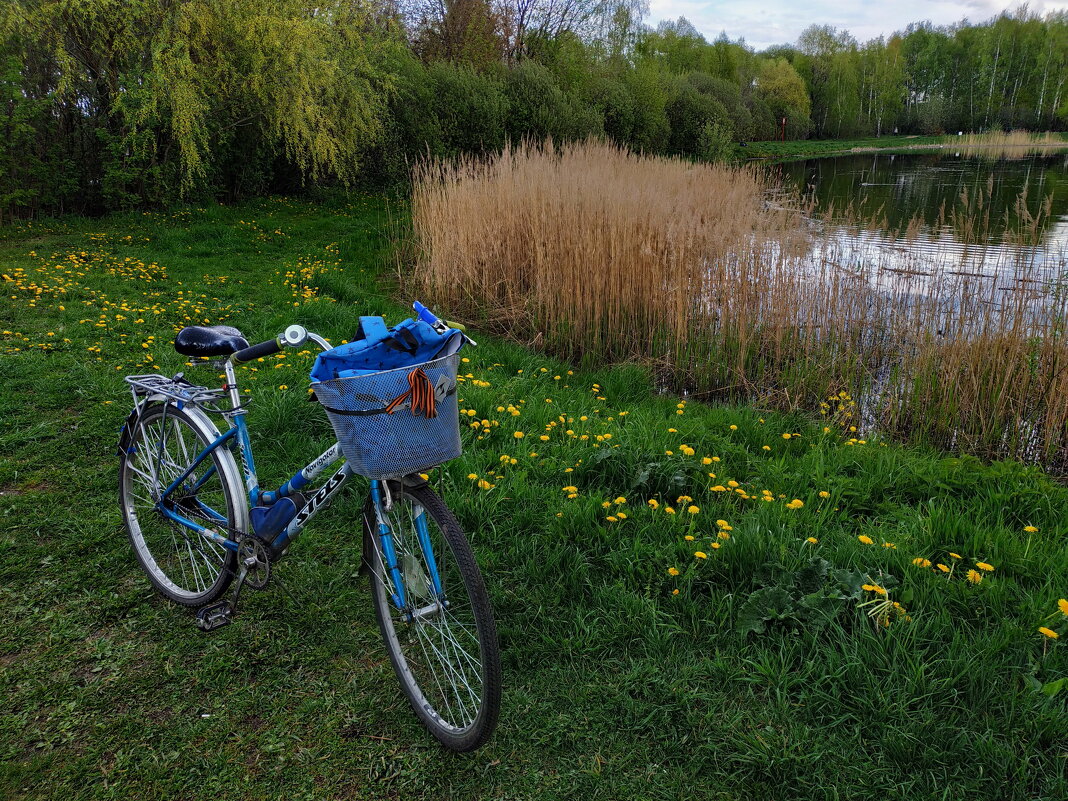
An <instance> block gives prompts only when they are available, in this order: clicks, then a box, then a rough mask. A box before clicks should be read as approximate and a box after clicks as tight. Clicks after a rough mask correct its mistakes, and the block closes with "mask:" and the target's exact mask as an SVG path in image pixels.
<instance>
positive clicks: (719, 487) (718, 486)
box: [712, 484, 727, 492]
mask: <svg viewBox="0 0 1068 801" xmlns="http://www.w3.org/2000/svg"><path fill="white" fill-rule="evenodd" d="M726 491H727V488H726V487H724V486H723V485H722V484H716V486H714V487H712V492H726Z"/></svg>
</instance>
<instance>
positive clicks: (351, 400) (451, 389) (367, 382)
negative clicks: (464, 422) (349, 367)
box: [312, 353, 461, 478]
mask: <svg viewBox="0 0 1068 801" xmlns="http://www.w3.org/2000/svg"><path fill="white" fill-rule="evenodd" d="M459 363H460V356H459V354H458V353H454V354H452V355H451V356H445V357H443V358H441V359H434V360H432V361H429V362H423V363H422V364H416V365H409V366H406V367H401V368H398V369H394V370H381V371H378V372H369V371H355V370H354V371H350V372H352V373H354V374H353V375H350V376H347V377H341V378H335V379H331V380H328V381H319V382H317V383H313V384H312V389H313V390H315V397H316V398H318V400H319V402H320V403H321V404H322V406H323V408H324V409H325V410H326V414H327V417H329V418H330V424H331V425H332V426H333V427H334V433H335V434H337V440H338V442H339V443H340V444H341V450H342V452H343V453H344V454H345V458H346V459H348V461H349V464H350V466H351V467H352V469H353V471H354V472H356V473H358V474H359V475H361V476H366V477H367V478H397V477H399V476H406V475H409V474H411V473H418V472H421V471H424V470H429V469H430V468H431V467H436V466H437V465H439V464H442V463H443V462H447V461H449V460H450V459H455V458H456V457H457V456H459V455H460V452H461V449H460V411H459V408H458V405H457V400H456V372H457V368H458V366H459ZM416 370H421V371H422V373H423V374H424V375H425V376H426V379H427V380H428V381H429V386H430V387H432V388H433V397H434V408H435V411H436V416H434V417H427V416H426V414H425V413H424V412H423V411H422V410H419V409H417V410H416V411H414V412H413V410H412V402H411V398H410V397H409V398H407V399H404V398H403V396H404V394H405V393H406V392H408V391H409V390H410V388H411V386H412V384H411V379H410V376H411V374H412V373H413V372H414V371H416ZM361 372H362V374H355V373H361ZM419 380H420V381H422V379H421V378H420V379H419ZM391 406H392V407H393V408H392V411H389V407H391Z"/></svg>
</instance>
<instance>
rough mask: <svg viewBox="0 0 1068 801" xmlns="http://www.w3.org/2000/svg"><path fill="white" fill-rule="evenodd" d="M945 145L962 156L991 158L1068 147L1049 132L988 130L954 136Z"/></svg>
mask: <svg viewBox="0 0 1068 801" xmlns="http://www.w3.org/2000/svg"><path fill="white" fill-rule="evenodd" d="M948 147H951V148H954V149H955V150H959V151H960V153H961V154H962V155H964V156H978V157H980V158H993V159H1022V158H1025V157H1027V156H1033V155H1035V154H1036V153H1050V152H1053V151H1055V150H1062V149H1065V148H1068V142H1066V141H1065V140H1064V139H1062V138H1061V137H1059V136H1057V135H1056V134H1052V133H1049V132H1046V133H1043V134H1036V133H1032V132H1030V131H1022V130H1017V131H1007V132H1004V131H989V132H987V133H978V134H967V135H966V136H959V137H957V139H956V141H954V142H950V143H949V145H948Z"/></svg>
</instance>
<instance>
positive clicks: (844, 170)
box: [770, 151, 1068, 280]
mask: <svg viewBox="0 0 1068 801" xmlns="http://www.w3.org/2000/svg"><path fill="white" fill-rule="evenodd" d="M770 169H771V170H772V171H773V172H774V173H775V174H776V175H777V176H779V177H780V179H781V180H782V183H783V185H784V187H785V188H786V189H787V190H792V191H796V192H799V193H801V195H802V196H803V197H804V198H805V199H806V200H810V201H815V203H816V208H817V210H820V209H822V210H827V209H831V208H833V209H834V210H835V212H834V213H833V214H832V215H831V220H832V223H831V225H830V226H829V227H825V228H824V230H823V232H824V233H825V234H826V235H827V239H828V240H829V241H830V243H831V244H830V245H829V247H828V249H827V250H826V251H825V256H826V257H827V258H831V257H832V256H830V255H827V254H832V253H833V258H834V259H837V260H839V262H840V263H841V264H842V266H844V267H847V268H848V267H851V266H857V265H858V264H862V263H867V264H873V263H875V264H879V265H881V266H883V267H885V268H887V269H889V270H903V271H910V272H911V271H938V272H944V271H954V270H966V271H969V272H971V273H972V274H974V275H977V276H979V275H983V276H986V277H990V278H993V277H995V276H997V277H1002V278H1004V277H1006V276H1007V275H1015V274H1018V273H1021V272H1024V271H1026V272H1027V273H1028V274H1029V275H1030V277H1031V278H1032V279H1035V278H1036V277H1037V278H1039V279H1041V280H1059V279H1061V278H1063V276H1064V273H1065V271H1066V270H1068V152H1060V153H1057V154H1054V155H1042V156H1028V157H1026V158H1020V159H996V160H995V159H984V158H975V157H963V156H961V155H958V154H954V153H952V152H950V151H940V152H938V153H926V152H924V153H904V154H902V153H896V154H892V153H885V152H884V153H870V154H851V155H845V156H835V157H828V158H821V159H808V160H803V161H793V162H787V163H783V164H776V165H771V167H770ZM965 198H967V199H966V200H965ZM847 208H848V209H850V210H851V211H850V212H848V216H849V217H851V218H852V219H853V221H854V223H855V221H856V220H863V222H862V223H861V224H859V225H857V224H853V225H851V226H849V227H848V228H846V227H842V228H839V227H837V226H836V225H835V224H834V223H835V222H836V221H839V222H844V220H845V218H846V216H847V213H846V212H845V210H846V209H847ZM1029 217H1030V218H1034V222H1032V221H1031V220H1029ZM910 224H911V228H910ZM1022 232H1023V234H1024V235H1023V236H1021V233H1022Z"/></svg>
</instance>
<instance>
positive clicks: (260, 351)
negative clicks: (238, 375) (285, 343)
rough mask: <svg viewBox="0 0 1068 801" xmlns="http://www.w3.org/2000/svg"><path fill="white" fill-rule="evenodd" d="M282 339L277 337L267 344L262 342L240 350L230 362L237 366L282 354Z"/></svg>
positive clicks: (269, 340)
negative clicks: (274, 354) (273, 354)
mask: <svg viewBox="0 0 1068 801" xmlns="http://www.w3.org/2000/svg"><path fill="white" fill-rule="evenodd" d="M280 340H281V337H275V338H274V339H268V340H267V341H266V342H261V343H259V344H258V345H250V346H249V347H247V348H245V349H244V350H239V351H237V352H236V353H234V355H233V356H231V357H230V361H232V362H234V363H235V364H240V363H241V362H250V361H252V360H253V359H262V358H263V357H264V356H270V355H271V354H272V353H280V352H281V350H282V343H281V341H280Z"/></svg>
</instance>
